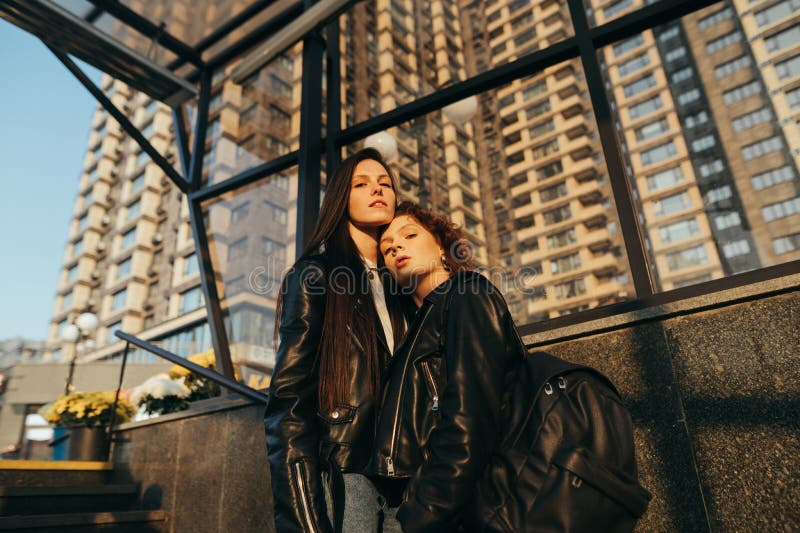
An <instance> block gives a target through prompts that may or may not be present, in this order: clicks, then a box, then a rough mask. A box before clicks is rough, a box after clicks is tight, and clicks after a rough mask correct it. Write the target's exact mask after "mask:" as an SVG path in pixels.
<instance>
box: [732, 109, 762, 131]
mask: <svg viewBox="0 0 800 533" xmlns="http://www.w3.org/2000/svg"><path fill="white" fill-rule="evenodd" d="M771 119H772V113H770V111H769V109H768V108H766V107H762V108H761V109H758V110H756V111H753V112H752V113H747V114H746V115H742V116H740V117H738V118H735V119H733V130H734V131H742V130H746V129H748V128H752V127H753V126H757V125H758V124H763V123H764V122H768V121H769V120H771Z"/></svg>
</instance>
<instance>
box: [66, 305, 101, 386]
mask: <svg viewBox="0 0 800 533" xmlns="http://www.w3.org/2000/svg"><path fill="white" fill-rule="evenodd" d="M98 324H99V321H98V319H97V315H95V314H94V313H81V314H80V315H79V316H78V318H76V319H75V321H74V322H73V323H72V324H68V325H67V326H65V327H64V330H63V331H62V332H61V338H62V339H63V340H65V341H67V342H70V343H75V349H74V350H73V352H72V358H71V359H70V361H69V374H67V380H66V384H65V386H64V394H70V393H71V392H72V390H73V389H74V387H73V386H72V379H73V377H74V375H75V363H76V361H77V359H78V352H79V351H82V348H83V347H85V346H88V345H89V343H90V342H91V339H90V337H91V336H92V335H94V333H95V331H97V326H98Z"/></svg>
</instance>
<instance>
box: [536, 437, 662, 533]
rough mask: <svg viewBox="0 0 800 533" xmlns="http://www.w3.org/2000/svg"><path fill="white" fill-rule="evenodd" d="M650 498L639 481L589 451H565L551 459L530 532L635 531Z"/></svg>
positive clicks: (538, 497)
mask: <svg viewBox="0 0 800 533" xmlns="http://www.w3.org/2000/svg"><path fill="white" fill-rule="evenodd" d="M649 499H650V495H649V494H648V493H647V491H645V490H644V489H643V488H642V487H641V486H640V485H639V484H638V482H637V481H636V480H633V479H630V478H629V477H628V476H627V475H625V474H624V473H622V472H619V471H617V470H616V469H615V468H613V467H612V466H610V465H607V464H605V463H604V462H603V461H602V460H601V459H600V458H598V457H597V456H595V455H594V454H592V453H591V452H590V451H589V450H587V449H585V448H579V447H572V446H564V447H562V448H560V449H559V450H558V451H556V453H555V454H554V455H553V458H552V459H551V462H550V467H549V469H548V472H547V477H546V479H545V480H544V483H543V484H542V486H541V488H540V489H539V492H538V494H537V495H536V500H535V501H534V503H533V506H532V507H531V508H530V509H528V512H527V520H526V530H528V531H537V530H538V529H537V528H539V527H545V526H547V527H556V528H557V529H558V530H559V531H565V532H571V531H572V532H575V531H590V530H593V531H612V532H623V531H624V532H628V531H633V528H634V526H635V525H636V520H637V519H638V518H639V517H640V516H642V514H643V513H644V511H645V510H646V509H647V503H648V501H649Z"/></svg>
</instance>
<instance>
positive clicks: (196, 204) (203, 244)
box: [189, 200, 235, 379]
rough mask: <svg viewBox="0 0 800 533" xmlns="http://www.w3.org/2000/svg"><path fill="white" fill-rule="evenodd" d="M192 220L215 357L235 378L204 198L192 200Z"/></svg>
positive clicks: (229, 374) (224, 373)
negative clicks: (205, 216) (212, 255)
mask: <svg viewBox="0 0 800 533" xmlns="http://www.w3.org/2000/svg"><path fill="white" fill-rule="evenodd" d="M189 222H190V223H191V226H192V235H193V237H194V242H195V251H196V253H197V257H198V265H199V267H200V282H201V286H202V288H203V296H204V298H205V305H206V315H207V316H208V328H209V330H211V345H212V346H213V347H214V356H215V359H216V362H217V368H219V369H220V372H221V373H222V374H223V375H225V376H227V377H229V378H231V379H235V378H234V373H233V363H232V362H231V351H230V345H229V343H228V333H227V332H226V331H225V320H224V317H223V314H222V306H221V304H220V298H219V293H218V292H217V282H216V278H217V276H216V273H215V271H214V262H213V260H212V258H211V250H210V248H209V245H208V233H207V228H206V224H205V220H204V219H203V208H202V204H201V203H200V201H197V200H195V201H191V200H190V201H189Z"/></svg>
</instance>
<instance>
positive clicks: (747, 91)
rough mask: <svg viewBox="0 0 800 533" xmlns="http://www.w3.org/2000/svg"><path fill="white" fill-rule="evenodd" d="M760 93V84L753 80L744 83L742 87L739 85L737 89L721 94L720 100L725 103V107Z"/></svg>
mask: <svg viewBox="0 0 800 533" xmlns="http://www.w3.org/2000/svg"><path fill="white" fill-rule="evenodd" d="M760 92H761V84H760V83H759V82H758V80H753V81H751V82H748V83H745V84H744V85H739V86H738V87H734V88H733V89H730V90H728V91H725V92H724V93H722V100H723V101H724V102H725V105H731V104H735V103H736V102H738V101H740V100H744V99H745V98H748V97H750V96H753V95H756V94H759V93H760Z"/></svg>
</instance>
